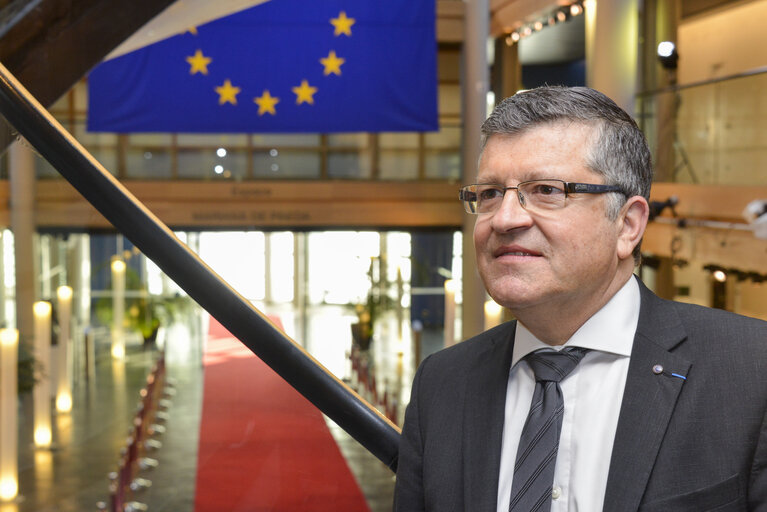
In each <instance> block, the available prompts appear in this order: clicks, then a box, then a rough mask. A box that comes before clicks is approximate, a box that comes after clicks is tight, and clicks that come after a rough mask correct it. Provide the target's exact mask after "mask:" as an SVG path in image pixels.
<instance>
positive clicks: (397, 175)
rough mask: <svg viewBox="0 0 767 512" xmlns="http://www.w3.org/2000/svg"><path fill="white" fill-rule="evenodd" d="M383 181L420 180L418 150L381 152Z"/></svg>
mask: <svg viewBox="0 0 767 512" xmlns="http://www.w3.org/2000/svg"><path fill="white" fill-rule="evenodd" d="M378 163H379V167H380V178H381V179H382V180H415V179H418V151H417V150H406V149H405V150H383V149H382V150H381V151H380V155H379V161H378Z"/></svg>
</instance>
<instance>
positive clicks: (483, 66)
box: [461, 0, 490, 339]
mask: <svg viewBox="0 0 767 512" xmlns="http://www.w3.org/2000/svg"><path fill="white" fill-rule="evenodd" d="M464 5H465V11H464V12H465V18H464V31H465V32H464V34H465V36H464V44H463V84H462V93H463V126H464V128H463V181H464V183H474V181H475V177H476V175H477V160H478V159H479V146H480V131H479V129H480V126H481V125H482V122H483V121H484V120H485V118H486V117H487V92H488V91H489V89H490V85H489V84H490V69H489V67H488V59H487V40H488V37H489V35H490V2H489V0H465V1H464ZM473 232H474V219H473V218H472V217H470V216H469V215H464V223H463V282H462V287H463V307H462V310H461V311H462V317H463V318H462V324H461V325H462V331H463V332H462V338H463V339H466V338H469V337H471V336H474V335H475V334H479V333H480V332H481V331H482V327H483V324H484V318H483V317H484V315H483V311H482V307H483V305H484V303H485V288H484V286H483V285H482V281H481V280H480V278H479V274H478V273H477V264H476V258H475V254H474V243H473V235H472V233H473Z"/></svg>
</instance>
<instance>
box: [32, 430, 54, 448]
mask: <svg viewBox="0 0 767 512" xmlns="http://www.w3.org/2000/svg"><path fill="white" fill-rule="evenodd" d="M52 439H53V434H51V428H50V427H37V428H36V429H35V446H38V447H41V448H46V447H49V446H50V445H51V440H52Z"/></svg>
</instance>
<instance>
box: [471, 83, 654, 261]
mask: <svg viewBox="0 0 767 512" xmlns="http://www.w3.org/2000/svg"><path fill="white" fill-rule="evenodd" d="M563 121H566V122H567V121H569V122H577V123H583V124H586V125H590V126H593V127H594V128H595V134H596V137H595V138H594V142H593V143H592V147H591V148H590V151H589V154H588V156H587V157H586V165H587V166H588V167H589V169H591V170H592V171H594V172H596V173H598V174H601V175H602V176H604V182H605V184H607V185H616V186H618V187H620V188H621V190H623V191H624V192H625V193H626V196H627V197H631V196H642V197H644V198H645V199H647V200H649V198H650V185H651V183H652V159H651V156H650V149H649V148H648V146H647V141H646V140H645V137H644V134H642V131H641V130H640V129H639V127H638V126H637V124H636V123H635V122H634V120H633V119H632V118H631V116H629V115H628V114H627V113H626V112H625V111H624V110H623V109H621V108H620V107H619V106H618V105H616V104H615V102H613V101H612V100H611V99H610V98H608V97H607V96H605V95H604V94H602V93H601V92H598V91H595V90H594V89H589V88H587V87H549V86H545V87H539V88H537V89H530V90H528V91H524V92H519V93H517V94H515V95H514V96H511V97H509V98H506V99H505V100H503V101H502V102H501V103H499V104H498V105H497V106H496V107H495V109H494V110H493V113H492V114H490V117H488V118H487V120H486V121H485V122H484V123H483V124H482V146H481V147H482V151H483V150H484V148H485V144H487V139H488V138H489V137H490V136H491V135H493V134H507V135H511V134H516V133H521V132H523V131H525V130H527V129H529V128H532V127H534V126H539V125H541V124H546V123H556V122H563ZM626 196H623V195H622V194H620V193H610V194H608V197H609V200H608V206H607V216H608V217H609V218H610V219H611V220H615V219H616V218H617V217H618V215H619V213H620V210H621V208H622V207H623V205H624V204H625V202H626ZM638 249H639V246H637V251H638Z"/></svg>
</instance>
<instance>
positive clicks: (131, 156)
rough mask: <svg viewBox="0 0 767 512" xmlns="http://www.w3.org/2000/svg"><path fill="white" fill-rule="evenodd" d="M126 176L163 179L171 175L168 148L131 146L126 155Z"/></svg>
mask: <svg viewBox="0 0 767 512" xmlns="http://www.w3.org/2000/svg"><path fill="white" fill-rule="evenodd" d="M125 162H126V167H127V168H126V169H125V177H126V178H149V179H162V178H170V177H171V158H170V151H168V148H164V147H156V148H152V149H142V148H139V147H131V148H130V149H128V151H127V152H126V155H125Z"/></svg>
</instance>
